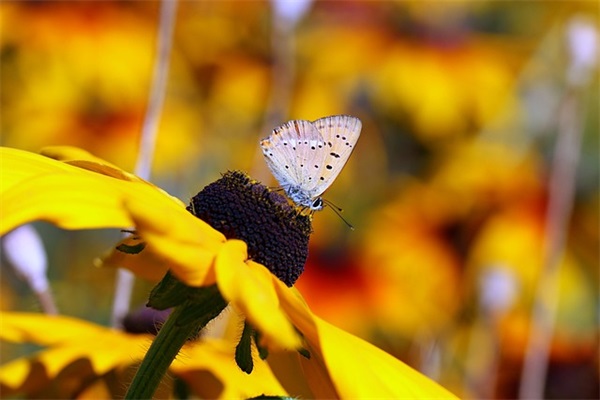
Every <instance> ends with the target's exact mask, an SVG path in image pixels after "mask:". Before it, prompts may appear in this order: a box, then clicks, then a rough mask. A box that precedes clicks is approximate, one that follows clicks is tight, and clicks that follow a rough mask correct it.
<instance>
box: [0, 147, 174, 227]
mask: <svg viewBox="0 0 600 400" xmlns="http://www.w3.org/2000/svg"><path fill="white" fill-rule="evenodd" d="M0 161H1V163H2V164H1V167H2V168H0V195H1V200H2V219H1V220H0V234H4V233H6V232H8V231H10V230H11V229H14V228H15V227H17V226H19V225H22V224H25V223H27V222H31V221H35V220H44V221H49V222H51V223H54V224H56V225H58V226H61V227H63V228H66V229H89V228H110V227H121V228H124V227H130V226H132V219H131V217H130V216H129V215H128V212H127V211H126V210H125V209H124V208H123V203H124V201H125V199H129V200H130V201H131V202H133V203H142V202H143V203H148V204H151V205H152V206H153V207H155V208H156V210H162V209H164V208H171V209H172V208H179V209H182V208H183V207H182V205H181V202H179V201H175V200H174V198H173V197H171V196H168V195H165V193H164V192H163V191H161V190H158V189H157V188H156V187H154V186H152V185H149V184H147V183H142V182H129V181H123V180H120V179H114V178H112V177H109V176H105V175H101V174H97V173H94V172H90V171H86V170H83V169H80V168H76V167H74V166H71V165H68V164H65V163H61V162H58V161H55V160H52V159H49V158H47V157H42V156H40V155H36V154H32V153H28V152H25V151H21V150H16V149H9V148H0Z"/></svg>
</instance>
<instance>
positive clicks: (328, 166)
mask: <svg viewBox="0 0 600 400" xmlns="http://www.w3.org/2000/svg"><path fill="white" fill-rule="evenodd" d="M325 168H327V169H331V168H333V167H332V166H331V165H329V164H327V166H326V167H325Z"/></svg>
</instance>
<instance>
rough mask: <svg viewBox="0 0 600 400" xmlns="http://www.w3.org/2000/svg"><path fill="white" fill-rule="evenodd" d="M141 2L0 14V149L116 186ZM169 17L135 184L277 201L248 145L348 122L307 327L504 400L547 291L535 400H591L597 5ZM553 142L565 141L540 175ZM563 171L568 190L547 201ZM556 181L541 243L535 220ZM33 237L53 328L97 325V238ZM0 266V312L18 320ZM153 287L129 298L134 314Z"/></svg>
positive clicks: (137, 120)
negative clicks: (264, 191)
mask: <svg viewBox="0 0 600 400" xmlns="http://www.w3.org/2000/svg"><path fill="white" fill-rule="evenodd" d="M159 6H160V3H157V2H147V1H145V2H140V1H135V2H123V1H102V2H53V1H43V2H41V1H40V2H34V1H19V2H10V1H5V2H2V4H0V51H1V53H0V57H1V59H0V101H1V109H0V111H1V120H0V129H1V137H0V142H1V145H3V146H9V147H16V148H19V149H25V150H29V151H34V152H37V151H39V150H40V148H42V147H44V146H49V145H73V146H79V147H82V148H84V149H86V150H88V151H90V152H92V153H93V154H95V155H97V156H99V157H102V158H104V159H106V160H108V161H110V162H112V163H114V164H116V165H118V166H120V167H121V168H123V169H125V170H129V171H133V169H134V166H135V162H136V158H137V154H138V146H139V142H140V132H141V129H142V124H143V119H144V114H145V112H146V108H147V105H148V97H149V92H150V87H151V80H152V69H153V66H154V63H155V57H156V54H155V48H156V36H157V27H158V19H159ZM175 23H176V25H175V31H174V36H173V42H172V46H173V47H172V51H171V55H170V71H169V77H168V84H167V90H166V97H165V103H164V108H163V112H162V115H161V119H160V125H159V131H158V139H157V146H156V153H155V157H154V161H153V169H152V175H151V177H150V180H151V181H152V182H153V183H155V184H156V185H158V186H160V187H162V188H164V189H166V190H167V191H169V192H170V193H171V194H173V195H175V196H177V197H179V198H180V199H182V200H183V201H187V200H188V199H189V198H190V197H191V196H193V195H194V194H195V193H197V192H198V191H199V190H201V189H202V188H203V187H204V186H205V185H207V184H209V183H210V182H212V181H214V180H216V179H218V178H219V177H220V174H221V173H223V172H225V171H227V170H243V171H246V172H248V173H250V174H251V176H252V177H253V178H255V179H257V180H260V181H262V182H263V183H265V184H268V185H271V186H276V182H275V181H274V179H273V177H272V176H271V174H270V172H269V171H268V169H267V167H266V165H265V163H264V160H263V158H262V154H261V152H260V149H259V146H258V141H259V139H261V138H262V137H265V136H267V135H268V134H269V132H270V130H271V129H272V128H274V127H275V126H277V125H280V124H281V123H283V122H285V121H287V120H289V119H308V120H314V119H317V118H320V117H323V116H327V115H332V114H342V113H343V114H351V115H354V116H357V117H359V118H360V119H361V120H362V122H363V130H362V135H361V138H360V140H359V142H358V145H357V147H356V151H355V152H354V153H353V155H352V156H351V158H350V160H349V162H348V164H347V165H346V167H345V169H344V170H343V172H342V173H341V175H340V176H339V177H338V179H337V180H336V182H335V183H334V184H333V186H332V187H331V188H330V189H329V190H328V191H327V192H326V194H325V198H326V199H327V200H329V201H331V202H333V203H334V204H336V205H338V206H340V207H342V208H343V209H344V213H343V215H344V218H346V219H347V220H349V221H350V223H351V224H352V225H354V226H355V227H356V229H355V230H354V231H351V230H350V229H349V228H348V227H347V226H346V224H345V223H344V222H343V221H342V220H341V219H340V218H338V217H337V216H336V215H335V213H333V212H332V210H328V209H327V208H326V209H325V210H324V211H322V212H320V213H317V214H316V215H315V216H314V233H313V235H312V238H311V249H310V256H309V260H308V263H307V265H306V271H305V273H304V275H303V276H302V277H301V278H300V280H299V281H298V283H297V284H296V286H297V287H298V288H299V290H300V291H301V292H302V294H303V295H304V297H305V298H306V300H307V302H308V303H309V305H310V306H311V308H312V309H313V311H314V312H315V313H316V314H317V315H319V316H321V317H322V318H324V319H326V320H328V321H330V322H332V323H333V324H335V325H337V326H339V327H341V328H343V329H345V330H347V331H349V332H352V333H354V334H356V335H358V336H360V337H362V338H365V339H366V340H368V341H370V342H372V343H374V344H375V345H377V346H378V347H380V348H382V349H384V350H385V351H387V352H389V353H391V354H393V355H394V356H396V357H398V358H400V359H401V360H403V361H404V362H406V363H408V364H410V365H412V366H413V367H415V368H417V369H419V370H420V371H423V372H425V373H427V374H428V375H430V376H432V377H433V378H434V379H436V380H438V381H440V382H441V383H442V384H443V385H445V386H446V387H448V388H449V389H450V390H452V391H453V392H455V393H456V394H458V395H459V396H462V397H466V398H514V397H516V396H517V393H518V388H519V384H520V380H521V367H522V365H523V360H524V358H525V354H526V351H527V350H526V349H527V348H528V341H529V340H530V336H529V335H530V327H531V325H532V308H533V305H534V303H535V302H536V299H537V298H538V294H537V293H538V288H539V284H540V282H543V279H542V278H544V277H545V276H548V275H551V276H555V277H556V285H555V286H556V287H555V288H554V289H555V290H554V291H553V292H551V296H552V297H553V298H554V299H556V302H557V303H556V312H555V318H556V319H555V322H554V324H553V325H554V335H553V336H552V340H551V343H550V348H549V353H548V354H549V364H548V380H547V383H546V388H545V393H546V396H547V397H548V398H597V397H599V395H600V394H599V392H598V386H599V378H598V376H599V364H598V333H599V330H598V317H599V315H600V312H599V307H598V306H599V301H598V299H599V297H598V296H599V293H598V282H599V278H600V277H599V269H598V267H599V218H600V213H599V200H600V199H599V184H598V183H599V178H600V177H599V163H598V150H599V143H598V137H599V136H598V127H599V120H598V110H599V103H598V95H599V93H600V91H599V79H598V69H597V64H595V63H596V62H597V57H598V56H597V53H594V51H593V50H591V53H590V50H588V52H587V53H586V48H587V49H589V48H590V47H591V48H592V49H593V47H594V43H595V45H596V46H597V42H598V26H599V9H598V4H597V3H596V2H576V1H568V2H556V1H553V2H486V1H483V2H447V3H434V2H392V1H386V2H360V1H336V2H326V1H314V2H311V1H296V2H284V1H281V2H275V1H273V2H267V1H260V2H259V1H251V2H248V1H219V2H217V1H193V2H191V1H184V2H181V3H180V4H179V6H178V11H177V19H176V22H175ZM590 32H591V33H590ZM589 43H592V45H589ZM586 46H587V47H586ZM581 48H583V50H582V49H581ZM571 128H572V129H571ZM571 130H574V131H576V132H577V135H578V136H577V137H578V138H579V140H580V142H581V143H580V144H578V145H576V146H575V148H574V149H572V150H573V151H571V153H568V150H567V153H568V154H570V156H568V155H567V158H568V157H570V158H568V160H567V161H565V159H564V158H558V160H559V161H558V162H557V161H556V160H557V159H556V158H555V156H554V154H555V152H556V151H557V149H561V148H562V147H561V146H563V144H561V143H562V142H561V140H560V138H561V135H564V134H565V132H567V133H568V132H571ZM571 133H572V132H571ZM561 154H562V153H561ZM569 160H571V161H574V163H576V167H577V169H576V176H575V177H569V176H568V174H567V177H566V178H565V177H564V176H563V177H562V178H561V179H563V180H561V179H558V181H557V182H558V183H557V184H555V186H554V189H552V188H553V186H552V185H550V184H549V182H551V180H552V176H554V175H553V174H555V172H556V171H557V170H560V168H561V165H565V164H568V161H569ZM572 185H573V188H574V189H573V191H572V195H571V196H570V197H571V198H572V199H573V207H572V210H571V209H570V208H569V207H566V215H567V217H568V219H567V221H566V226H565V227H564V228H563V229H559V232H552V228H551V227H552V226H553V225H552V224H548V220H549V219H552V215H554V214H553V213H552V212H549V211H548V210H549V207H548V205H549V204H551V203H552V196H554V194H555V193H557V192H558V193H560V192H561V190H560V189H561V188H562V187H564V188H565V189H564V191H566V192H568V193H571V191H570V190H569V189H568V188H569V187H571V186H572ZM556 188H558V190H557V189H556ZM568 193H567V196H569V194H568ZM558 209H559V210H560V207H559V208H558ZM35 227H36V229H37V230H38V231H39V232H40V233H41V236H42V239H43V243H44V245H45V247H46V249H47V252H48V265H49V270H48V275H49V279H50V285H51V289H52V292H53V293H54V295H55V300H56V303H57V307H58V309H59V310H60V312H61V313H63V314H66V315H72V316H77V317H81V318H84V319H88V320H90V319H91V320H94V321H95V322H98V323H102V324H108V323H109V320H110V313H111V306H112V298H113V294H114V291H115V289H114V282H115V271H114V270H106V269H98V268H94V267H93V266H92V260H93V259H94V258H95V257H97V256H98V255H100V254H101V253H102V252H103V251H105V250H106V249H107V248H109V247H110V246H111V245H112V244H113V243H114V242H115V241H116V240H117V239H118V238H119V232H117V231H116V230H114V231H113V230H106V231H93V232H68V231H62V230H60V229H57V228H55V227H53V226H50V225H47V224H43V223H36V224H35ZM553 235H554V236H553ZM557 235H558V236H561V235H564V240H562V241H561V240H559V241H558V242H552V241H549V240H550V239H549V237H555V236H557ZM549 243H554V244H556V243H558V244H559V246H556V245H549ZM552 250H555V251H556V252H558V255H557V260H558V261H557V262H556V263H554V265H551V266H550V267H549V266H548V265H549V262H548V259H549V258H550V257H549V256H548V254H549V253H551V252H552ZM6 264H7V263H6V262H4V263H3V269H2V279H1V280H0V307H1V308H2V309H3V310H19V311H36V310H39V306H38V304H37V302H36V299H35V296H33V295H32V294H31V291H30V289H29V287H28V286H27V285H26V284H25V283H24V282H23V281H22V280H20V279H19V278H18V276H17V275H16V274H15V273H13V272H11V270H10V269H9V268H6ZM548 268H550V269H548ZM151 287H152V284H151V283H148V282H142V281H138V282H136V286H135V291H134V297H133V306H137V305H140V304H143V303H144V302H145V300H146V297H147V294H148V291H149V289H150V288H151ZM0 355H1V356H2V357H1V358H2V361H6V360H7V359H10V358H12V357H13V356H14V354H12V353H10V352H7V351H3V352H2V354H0Z"/></svg>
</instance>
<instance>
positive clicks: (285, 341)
mask: <svg viewBox="0 0 600 400" xmlns="http://www.w3.org/2000/svg"><path fill="white" fill-rule="evenodd" d="M246 250H247V249H246V244H245V243H244V242H242V241H240V240H229V241H227V243H225V244H224V245H223V247H222V248H221V251H220V252H219V254H218V256H217V259H216V262H215V270H216V276H217V283H218V285H219V289H220V290H221V294H222V295H223V297H224V298H225V299H226V300H228V301H229V302H231V304H232V305H233V306H234V307H235V308H236V309H237V310H239V311H241V312H242V313H243V314H244V315H245V316H246V318H247V319H248V321H249V322H250V323H251V324H252V326H253V327H254V328H256V329H257V330H259V331H260V333H261V335H263V336H264V339H265V341H266V344H267V345H272V346H274V347H282V348H288V349H295V348H298V347H299V346H300V340H299V337H298V335H297V333H296V331H295V330H294V328H293V327H292V325H291V324H290V321H289V320H288V319H287V317H286V316H285V314H284V312H283V311H282V310H281V308H280V307H279V300H278V298H277V294H276V292H275V290H274V289H273V283H272V282H273V279H276V278H274V276H273V274H271V272H269V271H268V270H267V269H266V268H265V267H263V266H262V265H260V264H257V263H254V262H251V261H249V262H247V263H246V262H245V260H246V258H247V251H246Z"/></svg>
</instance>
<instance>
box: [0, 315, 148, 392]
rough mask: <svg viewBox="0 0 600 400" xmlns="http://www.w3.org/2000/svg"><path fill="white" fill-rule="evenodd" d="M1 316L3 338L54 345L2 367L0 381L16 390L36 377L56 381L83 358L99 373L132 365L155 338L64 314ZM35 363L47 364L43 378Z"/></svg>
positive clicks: (0, 331) (0, 336) (38, 382)
mask: <svg viewBox="0 0 600 400" xmlns="http://www.w3.org/2000/svg"><path fill="white" fill-rule="evenodd" d="M0 317H1V318H0V321H1V326H0V338H2V339H4V340H9V341H18V342H31V343H36V344H39V345H45V346H50V348H49V349H47V350H43V351H41V352H39V353H38V354H37V355H36V356H34V357H33V359H32V360H25V359H17V360H13V361H11V362H9V363H6V364H4V365H2V366H1V367H0V384H2V385H3V386H6V387H9V388H12V389H14V390H17V389H19V388H21V386H22V385H23V384H25V383H27V382H30V381H31V380H32V379H33V380H34V381H36V382H37V384H40V380H42V381H48V380H52V379H54V378H55V377H56V376H57V375H58V374H59V373H60V372H61V371H63V370H64V368H66V367H67V366H68V365H70V364H72V363H73V362H75V361H76V360H79V359H87V360H89V362H90V366H91V367H92V370H93V372H94V374H95V375H97V376H98V375H102V374H104V373H106V372H108V371H109V370H111V369H113V368H115V367H117V366H121V365H130V364H132V363H134V362H135V361H136V360H140V359H141V358H142V357H143V355H144V352H145V350H146V349H147V348H148V346H149V344H150V340H151V336H150V335H129V334H125V333H122V332H119V331H115V330H113V329H108V328H104V327H101V326H98V325H94V324H92V323H88V322H85V321H80V320H77V319H75V318H69V317H64V316H46V315H42V314H34V313H11V312H3V313H2V315H1V316H0ZM91 343H93V345H90V344H91ZM32 363H33V364H32ZM35 364H40V365H41V366H42V367H43V370H44V371H45V372H44V375H43V376H42V377H40V376H39V375H36V374H38V373H39V369H37V368H35V367H34V365H35ZM32 374H33V375H32Z"/></svg>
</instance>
